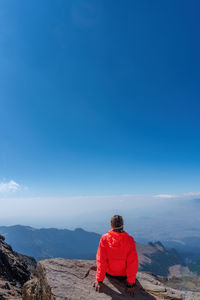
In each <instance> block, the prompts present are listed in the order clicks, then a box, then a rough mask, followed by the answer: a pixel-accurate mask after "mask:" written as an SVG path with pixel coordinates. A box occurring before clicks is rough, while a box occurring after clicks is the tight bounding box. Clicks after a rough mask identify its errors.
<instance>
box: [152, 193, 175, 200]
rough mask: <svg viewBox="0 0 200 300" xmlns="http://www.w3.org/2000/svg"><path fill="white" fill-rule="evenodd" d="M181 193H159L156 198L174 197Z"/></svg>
mask: <svg viewBox="0 0 200 300" xmlns="http://www.w3.org/2000/svg"><path fill="white" fill-rule="evenodd" d="M177 197H179V195H173V194H158V195H155V198H163V199H172V198H177Z"/></svg>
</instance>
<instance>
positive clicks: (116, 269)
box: [94, 215, 138, 295]
mask: <svg viewBox="0 0 200 300" xmlns="http://www.w3.org/2000/svg"><path fill="white" fill-rule="evenodd" d="M123 225H124V221H123V218H122V217H121V216H118V215H115V216H113V217H112V218H111V228H112V229H111V230H110V231H108V233H106V234H104V235H103V236H102V237H101V240H100V243H99V248H98V251H97V255H96V261H97V273H96V282H95V284H94V286H95V288H96V291H98V292H99V291H100V290H101V286H102V282H103V280H104V278H105V275H107V276H108V277H114V278H118V279H121V280H126V285H127V289H128V294H129V295H133V294H134V285H135V280H136V274H137V271H138V255H137V250H136V246H135V241H134V239H133V237H131V236H130V235H129V234H128V233H126V232H125V231H124V230H123Z"/></svg>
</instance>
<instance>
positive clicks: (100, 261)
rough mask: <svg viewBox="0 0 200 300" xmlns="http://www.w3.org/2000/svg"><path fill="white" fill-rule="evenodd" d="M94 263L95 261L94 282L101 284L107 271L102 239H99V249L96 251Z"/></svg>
mask: <svg viewBox="0 0 200 300" xmlns="http://www.w3.org/2000/svg"><path fill="white" fill-rule="evenodd" d="M96 261H97V273H96V281H97V282H102V281H103V280H104V278H105V275H106V270H107V253H106V247H105V242H104V240H103V237H101V240H100V243H99V248H98V250H97V255H96Z"/></svg>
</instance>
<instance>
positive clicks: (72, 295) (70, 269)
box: [22, 258, 200, 300]
mask: <svg viewBox="0 0 200 300" xmlns="http://www.w3.org/2000/svg"><path fill="white" fill-rule="evenodd" d="M95 274H96V265H95V261H87V260H68V259H63V258H56V259H48V260H43V261H40V262H39V263H38V264H37V279H33V280H30V281H28V282H26V283H25V284H24V286H23V296H22V299H23V300H64V299H66V300H100V299H101V300H131V299H133V298H134V299H135V300H153V299H155V300H162V299H169V300H170V299H171V300H181V299H184V300H199V299H200V293H199V294H198V293H192V292H184V291H178V290H174V289H172V288H169V287H166V286H165V285H164V284H162V283H161V282H160V281H159V280H158V277H156V276H153V275H152V274H148V273H145V272H139V273H138V274H137V281H136V287H135V295H134V297H130V296H129V295H127V292H126V287H125V284H124V282H120V281H119V280H117V279H113V278H112V279H111V278H107V277H106V278H105V280H104V283H103V286H102V290H101V292H100V293H97V292H96V291H95V289H94V288H93V283H94V282H95Z"/></svg>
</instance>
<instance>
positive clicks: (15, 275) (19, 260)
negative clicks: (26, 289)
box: [0, 235, 36, 300]
mask: <svg viewBox="0 0 200 300" xmlns="http://www.w3.org/2000/svg"><path fill="white" fill-rule="evenodd" d="M25 261H26V262H27V263H28V262H29V263H31V266H30V269H32V270H34V263H35V264H36V262H35V260H34V259H33V258H30V257H25V256H24V255H20V254H18V253H17V252H15V251H13V249H12V247H11V246H10V245H8V244H7V243H6V242H5V238H4V237H3V236H2V235H0V300H12V299H15V300H18V299H21V298H22V285H23V284H24V283H25V282H26V281H27V280H29V279H30V278H31V277H32V274H31V270H29V267H28V266H27V264H26V262H25Z"/></svg>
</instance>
